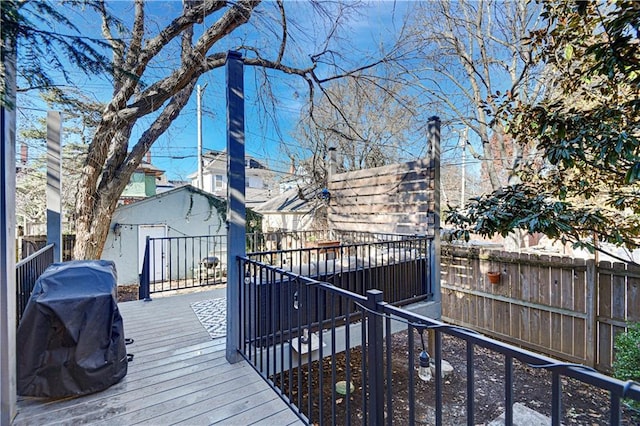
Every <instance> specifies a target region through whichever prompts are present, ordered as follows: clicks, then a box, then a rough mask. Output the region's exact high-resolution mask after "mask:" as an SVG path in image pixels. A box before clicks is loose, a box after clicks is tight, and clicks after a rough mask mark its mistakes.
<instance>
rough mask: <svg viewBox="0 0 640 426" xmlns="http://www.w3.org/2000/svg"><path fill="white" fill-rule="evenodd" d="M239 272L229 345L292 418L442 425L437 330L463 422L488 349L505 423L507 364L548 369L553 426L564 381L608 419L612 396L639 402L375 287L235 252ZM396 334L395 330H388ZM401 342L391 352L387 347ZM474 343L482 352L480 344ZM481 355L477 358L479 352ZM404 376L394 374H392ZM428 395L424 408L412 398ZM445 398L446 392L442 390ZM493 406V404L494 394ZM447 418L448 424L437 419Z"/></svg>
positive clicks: (626, 388) (615, 400)
mask: <svg viewBox="0 0 640 426" xmlns="http://www.w3.org/2000/svg"><path fill="white" fill-rule="evenodd" d="M239 267H240V268H241V269H240V271H241V272H242V273H243V276H244V283H241V296H240V299H241V300H240V319H241V322H242V324H241V327H240V339H239V342H238V349H239V351H240V352H241V353H242V354H243V356H244V358H245V359H246V360H247V361H248V362H250V363H251V364H252V365H253V366H254V368H255V369H256V370H257V371H258V372H259V373H260V374H261V375H262V376H263V378H264V379H265V380H266V381H267V382H268V383H269V384H270V385H271V386H272V387H273V388H274V389H275V390H276V391H277V392H278V393H279V394H280V396H281V397H282V399H283V400H284V401H285V402H287V403H288V404H289V405H290V406H291V408H292V409H293V410H294V411H295V412H296V413H297V414H298V415H299V417H300V418H301V419H302V420H303V421H305V422H307V423H309V424H320V425H323V424H372V425H382V424H392V423H393V419H394V418H396V415H397V414H398V413H399V414H401V416H400V417H402V416H404V417H403V418H405V419H406V421H405V422H403V424H404V423H406V424H416V423H417V422H420V423H422V424H435V425H442V424H444V423H445V420H446V416H447V415H449V413H447V412H445V410H446V408H444V407H446V405H445V404H446V403H447V401H446V399H445V397H444V395H445V383H444V379H443V377H442V369H443V364H442V359H443V336H446V337H447V339H453V340H456V341H460V342H461V343H463V347H465V348H466V369H463V371H462V372H459V373H458V374H462V375H463V376H466V378H459V379H458V380H466V395H465V398H463V400H464V402H462V403H460V399H457V401H458V404H459V409H460V410H466V423H467V424H469V425H474V424H476V423H477V422H476V420H477V418H476V417H475V415H474V413H475V412H476V409H477V407H476V405H475V404H476V402H475V401H476V399H475V398H476V392H477V391H478V390H479V389H477V388H476V386H475V383H476V380H477V375H476V372H475V370H474V366H475V364H476V361H477V360H478V358H476V357H477V356H478V355H476V352H479V351H490V352H492V353H495V354H497V355H498V356H500V357H501V358H502V359H503V367H504V370H503V376H502V380H503V381H504V386H503V388H502V389H504V395H503V400H502V402H501V404H503V406H504V407H505V408H506V410H505V424H507V425H511V424H513V404H514V402H515V398H514V391H515V385H514V375H515V374H514V363H516V362H518V363H523V364H526V365H527V366H529V368H530V369H531V368H539V369H541V370H545V371H547V372H548V373H549V374H550V375H551V376H552V382H551V383H552V384H551V386H550V387H551V389H550V394H551V396H550V398H551V410H550V413H548V414H549V416H550V417H551V422H552V424H553V425H559V424H560V423H561V421H562V418H563V417H562V416H563V413H564V411H563V409H562V399H563V388H562V383H563V381H564V380H565V379H566V378H572V379H576V380H578V381H581V382H583V383H585V384H588V385H591V386H595V387H597V388H599V389H602V390H605V391H607V392H609V401H610V406H609V419H608V424H614V425H616V424H621V399H622V398H631V399H634V400H640V385H638V384H637V383H634V382H623V381H620V380H616V379H613V378H611V377H608V376H605V375H603V374H600V373H598V372H596V371H594V370H592V369H590V368H588V367H584V366H578V365H574V364H567V363H562V362H559V361H556V360H554V359H551V358H549V357H546V356H542V355H538V354H535V353H532V352H529V351H526V350H523V349H519V348H516V347H514V346H511V345H508V344H504V343H501V342H498V341H496V340H493V339H491V338H488V337H485V336H483V335H480V334H478V333H476V332H473V331H470V330H466V329H463V328H459V327H455V326H451V325H448V324H445V323H442V322H440V321H437V320H434V319H431V318H427V317H425V316H422V315H419V314H416V313H412V312H409V311H407V310H405V309H403V308H401V307H397V306H393V305H392V304H389V303H387V302H385V301H384V300H383V296H384V293H382V292H380V291H378V290H367V292H366V295H362V294H356V293H354V292H351V291H348V290H346V289H342V288H339V287H337V286H335V285H332V284H330V283H327V282H320V281H317V280H314V279H312V278H309V277H305V276H302V275H299V274H297V273H294V272H291V271H287V270H284V269H282V268H278V267H274V266H270V265H266V264H264V263H261V262H257V261H256V260H252V259H249V258H242V259H240V265H239ZM425 335H427V336H429V335H430V336H431V342H432V345H431V346H429V345H428V344H427V345H426V348H427V349H429V351H430V352H431V355H432V356H433V358H432V359H433V360H435V362H434V363H432V364H429V365H430V367H429V370H432V369H433V370H435V371H434V373H433V379H432V380H431V381H430V382H424V381H422V380H420V379H418V378H417V375H416V368H417V366H418V364H419V362H418V359H419V356H418V354H419V353H420V351H421V350H423V349H424V348H425V343H424V342H425V340H426V341H429V339H421V337H425ZM398 336H400V337H398ZM399 338H400V339H402V342H401V346H402V348H403V350H402V351H400V352H395V351H392V350H391V348H392V346H393V345H394V344H397V342H395V343H394V340H395V341H397V340H398V339H399ZM482 348H484V349H482ZM483 356H484V355H483ZM403 371H404V376H406V377H407V380H406V381H402V380H399V378H400V376H402V375H403ZM427 397H429V398H430V401H431V404H432V405H431V408H430V410H429V414H425V412H424V411H421V412H420V418H418V413H417V409H416V401H418V400H424V399H426V398H427ZM449 397H450V396H449ZM497 403H500V402H499V401H497ZM447 423H448V422H447Z"/></svg>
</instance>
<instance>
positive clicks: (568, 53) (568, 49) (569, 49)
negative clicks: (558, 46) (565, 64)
mask: <svg viewBox="0 0 640 426" xmlns="http://www.w3.org/2000/svg"><path fill="white" fill-rule="evenodd" d="M564 58H565V59H566V60H567V61H570V60H571V58H573V46H572V45H570V44H567V45H566V46H565V47H564Z"/></svg>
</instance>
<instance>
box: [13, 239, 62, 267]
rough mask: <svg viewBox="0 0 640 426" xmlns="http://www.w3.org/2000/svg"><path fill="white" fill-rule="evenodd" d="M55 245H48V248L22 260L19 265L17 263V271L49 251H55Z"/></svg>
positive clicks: (43, 248)
mask: <svg viewBox="0 0 640 426" xmlns="http://www.w3.org/2000/svg"><path fill="white" fill-rule="evenodd" d="M53 246H54V244H53V243H51V244H47V245H46V246H44V247H42V248H41V249H40V250H38V251H36V252H34V253H31V254H30V255H29V256H27V257H25V258H24V259H22V260H20V261H19V262H18V263H16V269H17V268H20V267H21V266H24V265H26V264H27V263H29V262H31V261H32V260H34V259H36V258H37V257H40V256H41V255H42V254H44V253H46V252H47V251H49V250H51V249H53Z"/></svg>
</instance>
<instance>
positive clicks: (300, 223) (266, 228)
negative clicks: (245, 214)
mask: <svg viewBox="0 0 640 426" xmlns="http://www.w3.org/2000/svg"><path fill="white" fill-rule="evenodd" d="M324 207H326V204H325V203H324V202H323V200H322V198H321V197H320V193H319V191H317V190H315V189H312V188H311V187H309V186H307V187H305V188H303V189H301V188H292V189H289V190H288V191H286V192H285V193H283V194H280V195H278V196H277V197H274V198H272V199H271V200H269V201H267V202H265V203H263V204H261V205H259V206H256V207H255V208H254V210H255V211H256V212H257V213H260V214H261V215H262V231H263V232H273V231H305V230H309V229H313V228H314V225H320V224H319V223H318V220H319V216H322V213H323V211H324V210H325V209H324Z"/></svg>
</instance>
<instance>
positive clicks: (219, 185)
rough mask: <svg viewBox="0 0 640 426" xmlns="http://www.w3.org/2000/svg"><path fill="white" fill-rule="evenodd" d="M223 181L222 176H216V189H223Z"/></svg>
mask: <svg viewBox="0 0 640 426" xmlns="http://www.w3.org/2000/svg"><path fill="white" fill-rule="evenodd" d="M222 186H223V181H222V175H216V189H222Z"/></svg>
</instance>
